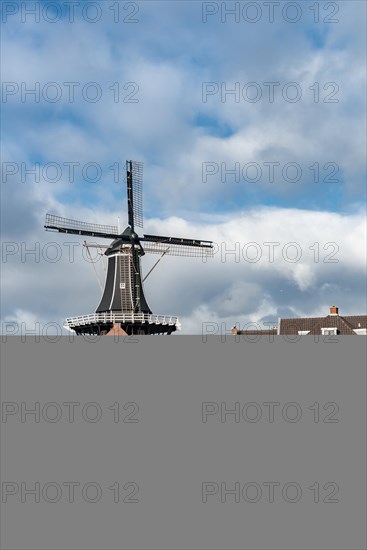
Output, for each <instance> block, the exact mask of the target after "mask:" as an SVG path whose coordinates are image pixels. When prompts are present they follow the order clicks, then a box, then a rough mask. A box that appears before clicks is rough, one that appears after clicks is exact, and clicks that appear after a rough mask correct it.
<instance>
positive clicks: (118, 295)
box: [44, 160, 213, 335]
mask: <svg viewBox="0 0 367 550" xmlns="http://www.w3.org/2000/svg"><path fill="white" fill-rule="evenodd" d="M126 182H127V208H128V226H127V227H126V229H125V230H124V231H123V232H122V233H121V234H120V233H119V230H118V228H117V226H110V225H100V224H92V223H86V222H81V221H76V220H71V219H67V218H61V217H59V216H55V215H53V214H46V220H45V225H44V227H45V229H46V230H47V231H57V232H59V233H69V234H74V235H85V236H89V237H97V238H100V239H109V240H110V241H111V240H112V242H111V244H110V245H108V246H106V245H96V244H89V245H88V244H87V243H86V246H92V247H93V246H95V247H99V248H105V249H106V251H105V253H104V254H105V256H106V257H107V260H108V265H107V275H106V281H105V286H104V290H103V294H102V297H101V300H100V303H99V305H98V307H97V309H96V311H95V313H92V314H87V315H80V316H78V317H70V318H67V319H66V322H65V325H64V326H65V328H67V329H69V330H71V331H73V332H75V333H76V334H100V335H103V334H112V333H114V334H119V333H121V334H171V333H172V332H174V331H176V330H177V329H178V328H179V327H180V324H179V321H178V318H177V317H173V316H167V315H157V314H153V313H152V311H151V309H150V307H149V305H148V302H147V300H146V298H145V294H144V289H143V281H144V279H143V278H142V271H141V261H140V260H141V256H143V255H144V254H145V253H146V252H148V253H153V254H160V255H161V257H162V256H164V255H171V256H189V257H201V258H203V257H208V256H213V243H212V242H211V241H203V240H196V239H195V240H192V239H183V238H179V237H164V236H158V235H144V236H143V237H139V236H138V234H137V233H136V232H135V227H141V228H142V227H143V208H142V184H143V165H142V163H140V162H135V161H131V160H130V161H126ZM160 259H161V258H159V259H158V261H157V262H156V264H157V263H158V262H159V261H160ZM156 264H155V265H156ZM154 267H155V266H153V268H154ZM153 268H152V269H153ZM148 275H149V273H148Z"/></svg>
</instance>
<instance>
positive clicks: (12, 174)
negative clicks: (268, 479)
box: [1, 0, 367, 334]
mask: <svg viewBox="0 0 367 550" xmlns="http://www.w3.org/2000/svg"><path fill="white" fill-rule="evenodd" d="M1 8H2V13H1V17H2V38H1V56H2V58H1V65H2V75H1V76H2V89H1V93H2V115H1V137H2V145H1V156H2V161H1V162H2V181H1V196H2V201H1V223H2V263H1V266H2V308H1V319H2V321H1V323H2V325H1V326H2V332H3V333H4V331H5V332H6V331H8V332H11V331H12V330H13V328H14V327H15V326H16V327H18V328H19V330H20V329H21V325H22V323H23V325H22V326H23V329H22V330H24V331H25V330H29V331H30V332H31V331H32V330H36V331H39V332H40V333H42V332H44V333H45V332H47V331H48V330H49V331H50V332H52V330H53V329H54V328H55V326H56V325H57V326H62V324H63V322H64V319H65V318H66V317H73V316H77V315H82V314H89V313H93V312H94V311H95V308H96V306H97V305H98V303H99V300H100V295H101V291H100V288H99V284H98V280H97V277H96V273H97V274H98V277H99V278H100V279H101V280H103V277H104V274H105V272H104V266H103V259H102V258H101V257H99V256H97V255H96V256H95V263H94V264H93V265H94V267H93V265H92V264H91V262H90V261H88V258H87V257H86V255H85V250H84V249H83V246H82V242H83V238H77V237H76V236H70V235H64V234H56V233H50V232H46V231H45V230H44V228H43V224H44V218H45V214H46V213H47V212H51V213H54V214H56V215H60V216H64V217H67V218H73V219H76V220H83V221H88V222H94V223H103V224H109V225H116V224H117V220H118V217H119V218H120V222H119V223H120V224H121V230H123V229H124V227H125V226H126V225H127V208H126V184H125V181H124V176H125V173H124V170H125V160H127V159H132V160H137V161H141V162H143V163H144V184H143V209H144V230H143V232H145V233H147V234H157V235H170V236H177V237H187V238H194V239H203V240H212V241H213V242H214V257H213V258H212V259H208V261H202V260H201V259H198V258H175V257H165V258H164V259H163V260H162V261H161V262H160V263H159V265H158V266H157V267H156V269H155V270H154V271H153V272H152V274H151V275H150V276H149V277H148V278H147V280H146V283H145V293H146V297H147V301H148V303H149V305H150V307H151V309H152V310H153V312H154V313H157V314H164V315H175V316H178V317H179V319H180V322H181V324H182V331H181V334H201V333H202V332H203V330H210V331H214V332H216V333H218V334H219V333H222V332H223V331H224V332H226V331H229V330H230V328H231V327H232V326H233V325H235V324H237V325H238V326H240V327H241V328H245V327H250V326H251V327H253V326H259V327H261V328H264V326H266V325H265V324H264V323H268V324H272V323H274V324H276V322H277V321H278V318H279V317H283V318H284V317H298V316H315V317H316V316H323V315H326V314H327V313H328V311H329V307H330V306H331V305H337V306H339V308H340V314H342V315H343V314H344V315H357V314H365V313H366V309H367V308H366V112H365V108H366V104H365V97H366V81H365V78H366V76H365V75H366V53H365V52H366V4H365V2H363V1H354V0H349V1H341V2H308V1H298V2H283V1H279V2H275V3H273V2H199V1H186V2H181V1H172V2H171V1H161V2H159V1H154V0H149V1H148V0H147V1H139V2H118V1H109V0H105V1H99V2H98V1H97V2H85V1H80V2H78V3H76V2H45V1H43V2H7V1H4V2H2V5H1ZM90 240H92V239H90ZM32 251H33V252H32ZM156 260H157V256H155V255H149V254H146V255H145V256H144V258H143V260H142V262H143V272H144V273H147V272H148V271H149V269H150V268H151V267H152V265H153V263H154V262H155V261H156ZM11 323H13V325H12V327H13V328H9V327H10V324H11ZM250 323H252V325H250ZM254 323H255V325H254ZM209 326H210V329H209V328H207V327H209ZM205 327H206V328H205ZM14 330H15V329H14Z"/></svg>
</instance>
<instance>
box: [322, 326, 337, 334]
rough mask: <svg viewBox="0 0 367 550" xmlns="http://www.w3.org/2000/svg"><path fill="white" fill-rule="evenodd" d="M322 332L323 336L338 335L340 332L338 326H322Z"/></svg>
mask: <svg viewBox="0 0 367 550" xmlns="http://www.w3.org/2000/svg"><path fill="white" fill-rule="evenodd" d="M321 334H322V335H323V336H336V335H337V334H338V329H337V328H336V327H331V328H330V327H329V328H322V329H321Z"/></svg>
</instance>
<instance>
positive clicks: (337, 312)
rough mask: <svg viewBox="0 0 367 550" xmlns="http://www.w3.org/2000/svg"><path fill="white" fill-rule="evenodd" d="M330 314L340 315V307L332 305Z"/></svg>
mask: <svg viewBox="0 0 367 550" xmlns="http://www.w3.org/2000/svg"><path fill="white" fill-rule="evenodd" d="M330 315H339V308H338V307H336V306H331V308H330Z"/></svg>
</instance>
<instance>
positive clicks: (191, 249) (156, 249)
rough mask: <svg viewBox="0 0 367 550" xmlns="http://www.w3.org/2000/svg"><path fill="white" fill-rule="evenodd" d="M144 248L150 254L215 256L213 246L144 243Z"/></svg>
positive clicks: (196, 256)
mask: <svg viewBox="0 0 367 550" xmlns="http://www.w3.org/2000/svg"><path fill="white" fill-rule="evenodd" d="M167 249H168V250H167ZM143 250H144V252H148V253H150V254H163V253H165V254H167V256H186V257H190V258H212V257H213V256H214V252H213V248H210V247H208V248H206V247H205V248H201V247H195V246H188V245H184V244H169V243H147V244H145V243H143Z"/></svg>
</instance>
